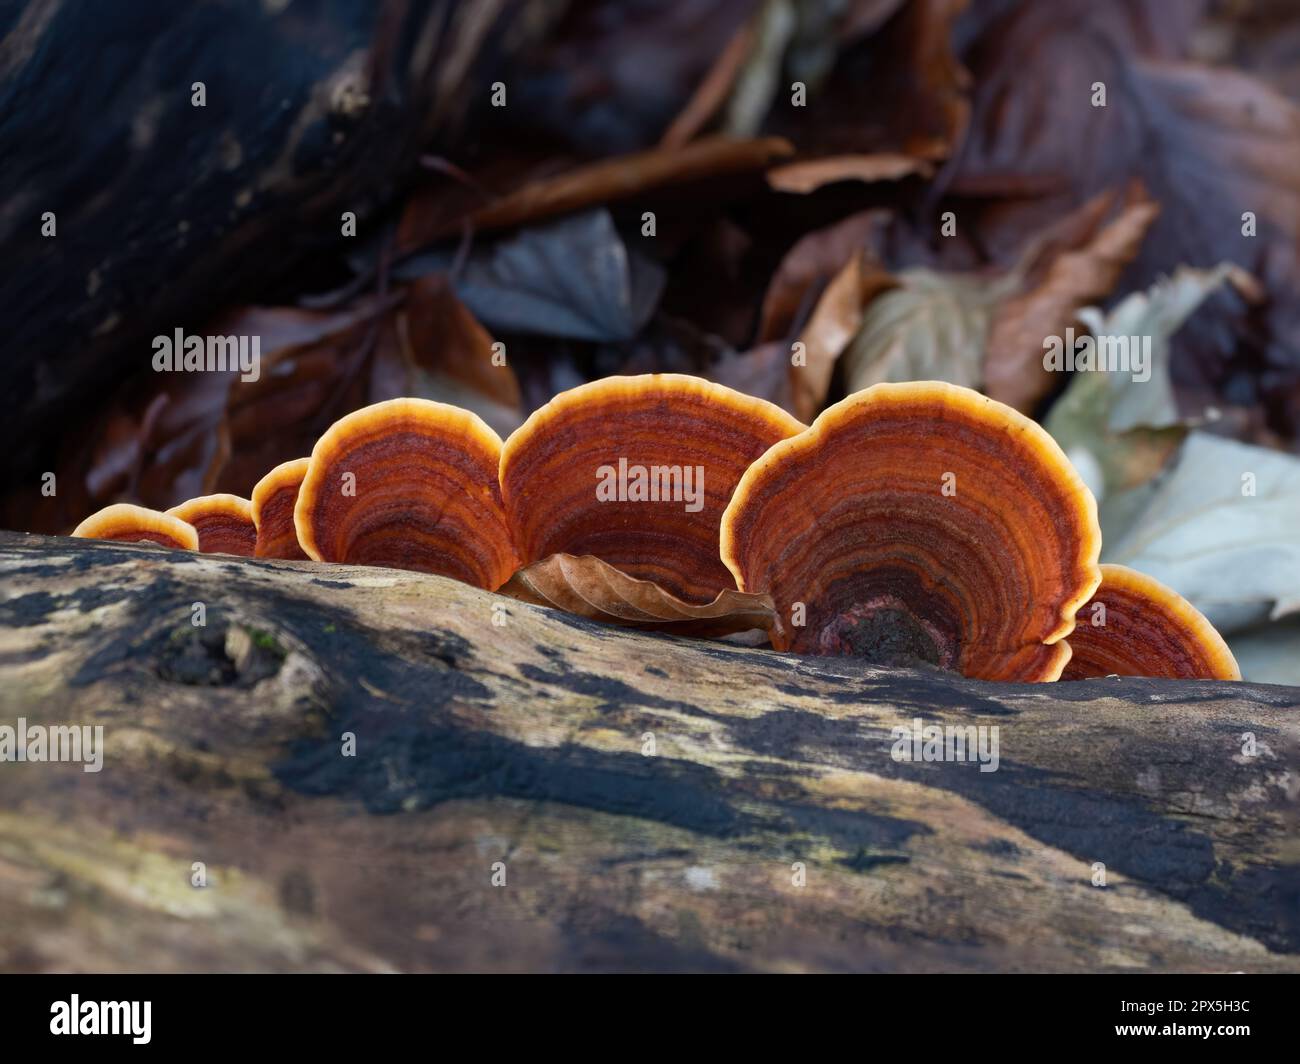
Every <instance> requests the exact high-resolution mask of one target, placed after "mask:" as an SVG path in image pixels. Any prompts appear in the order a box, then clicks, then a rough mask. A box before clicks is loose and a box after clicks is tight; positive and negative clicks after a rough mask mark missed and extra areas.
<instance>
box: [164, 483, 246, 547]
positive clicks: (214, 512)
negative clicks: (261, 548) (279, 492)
mask: <svg viewBox="0 0 1300 1064" xmlns="http://www.w3.org/2000/svg"><path fill="white" fill-rule="evenodd" d="M167 512H168V513H169V514H171V515H172V516H173V517H179V518H180V519H181V520H182V521H187V522H189V523H190V524H191V525H193V526H194V528H195V531H197V532H198V534H199V550H200V551H202V552H203V553H204V554H237V555H239V556H241V557H244V558H251V557H252V556H253V548H254V547H256V546H257V529H256V528H255V527H254V526H253V506H252V503H250V502H249V501H248V500H247V499H244V498H241V497H240V496H238V495H202V496H200V497H199V498H197V499H188V500H187V501H185V502H183V503H181V504H180V505H179V506H173V507H172V508H171V509H170V510H168V511H167Z"/></svg>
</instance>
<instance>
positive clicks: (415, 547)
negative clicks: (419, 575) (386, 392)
mask: <svg viewBox="0 0 1300 1064" xmlns="http://www.w3.org/2000/svg"><path fill="white" fill-rule="evenodd" d="M500 457H501V439H500V437H499V436H497V434H496V433H495V432H493V431H492V430H491V429H490V428H489V427H488V426H487V425H486V424H485V423H484V422H483V421H482V419H480V418H479V417H478V416H477V415H476V414H472V413H470V412H469V411H468V410H461V409H460V408H459V407H454V406H448V405H446V404H445V403H435V402H433V401H431V400H428V399H389V400H388V401H386V402H382V403H376V404H375V405H373V406H368V407H364V408H363V409H361V410H356V411H354V412H353V413H351V414H348V415H347V416H346V417H343V418H341V419H339V420H338V421H336V422H335V423H334V424H333V425H331V426H330V428H329V429H328V430H327V431H326V432H325V435H323V436H322V437H321V438H320V439H319V440H317V441H316V446H315V448H313V450H312V453H311V459H310V462H309V464H308V466H307V474H306V476H305V477H304V478H303V482H302V485H301V487H300V488H299V489H298V502H297V503H296V505H295V507H294V525H295V527H296V528H297V531H298V542H299V544H301V546H302V549H303V550H304V551H305V552H306V554H307V556H308V557H309V558H312V559H314V560H315V561H327V562H352V563H355V564H359V565H386V566H391V567H392V568H396V569H414V570H418V571H420V572H426V573H436V574H438V575H441V576H449V577H452V578H453V579H456V580H460V581H461V582H463V583H467V584H474V585H476V586H478V587H482V588H486V589H488V590H489V591H495V590H496V589H497V588H498V587H500V586H501V585H502V584H504V583H505V582H506V581H507V580H509V579H510V576H511V574H512V573H513V572H514V571H515V569H516V568H517V565H516V558H515V551H514V547H513V545H512V543H511V539H510V532H509V529H508V527H507V525H506V519H505V513H504V511H503V509H502V506H501V490H500V486H499V485H498V483H497V468H498V465H499V462H500Z"/></svg>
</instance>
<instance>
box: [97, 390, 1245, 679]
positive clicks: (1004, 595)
mask: <svg viewBox="0 0 1300 1064" xmlns="http://www.w3.org/2000/svg"><path fill="white" fill-rule="evenodd" d="M73 534H74V535H78V536H89V537H93V538H100V539H118V540H132V539H139V540H148V541H151V542H154V543H158V544H162V545H164V546H170V547H181V548H187V549H191V550H194V549H198V550H201V551H220V552H225V553H233V554H243V555H255V556H257V557H263V558H281V559H304V558H306V559H312V560H315V561H325V562H341V563H351V564H359V565H382V566H391V567H396V568H403V569H415V570H419V571H423V572H429V573H436V574H439V575H443V576H448V577H451V578H453V579H456V580H460V581H463V582H465V583H469V584H474V585H476V586H478V587H482V588H486V589H489V590H497V589H498V588H502V587H503V585H507V582H509V585H508V586H506V587H505V591H506V592H507V593H518V591H517V589H519V588H521V587H523V588H525V589H529V588H531V589H532V591H530V592H526V593H522V594H521V597H525V598H529V599H530V600H532V601H545V602H552V603H558V604H560V605H561V606H563V605H564V604H565V603H566V602H570V601H572V602H576V603H578V604H579V607H580V609H581V611H582V612H584V613H585V615H587V616H592V615H596V616H602V615H606V614H607V615H608V616H609V617H610V618H612V619H614V620H616V621H621V622H623V623H637V624H640V625H653V624H658V623H660V622H661V621H663V622H664V623H667V624H669V625H672V624H674V623H677V622H678V621H679V620H680V621H681V622H682V624H683V627H682V628H681V629H680V630H682V631H699V630H700V628H699V625H701V624H704V626H705V628H706V629H707V630H727V629H728V620H727V618H726V617H725V616H723V615H724V614H727V613H729V612H735V613H736V614H737V617H739V616H741V615H744V616H746V617H750V618H755V617H758V618H764V619H766V622H769V623H764V624H763V627H766V628H767V629H768V633H769V636H770V639H771V642H772V644H773V645H774V646H775V647H776V648H777V649H779V650H787V651H793V652H796V653H804V654H851V655H856V656H860V657H863V658H866V659H868V660H871V661H873V662H877V663H884V664H898V663H905V662H917V661H923V662H929V663H931V664H933V665H937V666H939V667H942V668H946V669H952V670H955V671H958V672H961V673H962V674H963V675H966V676H970V677H974V678H979V679H988V680H1004V681H1021V682H1032V681H1052V680H1057V679H1061V678H1065V679H1076V678H1083V677H1085V676H1099V675H1110V674H1114V673H1119V674H1127V675H1148V676H1178V677H1212V678H1224V679H1234V678H1238V673H1237V669H1236V664H1235V662H1234V661H1233V660H1232V655H1231V653H1230V652H1229V651H1228V649H1227V647H1226V645H1224V643H1223V641H1222V639H1220V638H1219V636H1218V634H1217V633H1216V632H1215V631H1214V629H1213V628H1212V627H1211V626H1210V624H1209V622H1208V621H1206V620H1205V618H1204V617H1202V616H1201V615H1200V614H1199V613H1197V612H1196V610H1195V609H1194V608H1193V607H1192V606H1191V605H1190V604H1189V603H1187V602H1185V601H1184V600H1183V599H1181V598H1179V597H1178V596H1177V595H1176V594H1175V593H1174V592H1173V591H1171V590H1170V589H1168V588H1165V587H1163V585H1159V584H1157V583H1156V582H1155V581H1153V580H1150V579H1149V578H1146V577H1143V576H1141V574H1137V573H1133V572H1131V571H1130V570H1125V569H1122V568H1121V567H1118V566H1099V565H1098V556H1099V552H1100V549H1101V532H1100V529H1099V527H1098V523H1097V512H1096V503H1095V501H1094V500H1093V497H1092V495H1091V493H1090V492H1089V491H1088V489H1087V487H1086V486H1085V485H1084V484H1083V482H1082V481H1081V480H1080V478H1079V477H1078V475H1077V474H1076V473H1075V471H1074V469H1073V468H1072V467H1071V465H1070V463H1069V461H1068V460H1067V459H1066V457H1065V455H1064V454H1063V453H1062V451H1061V450H1060V448H1059V447H1058V446H1057V445H1056V443H1055V442H1054V441H1053V440H1052V438H1051V437H1050V436H1049V435H1048V434H1047V433H1046V432H1045V431H1044V430H1043V429H1042V428H1041V427H1039V426H1038V425H1037V424H1036V423H1035V422H1033V421H1031V420H1030V419H1028V418H1026V417H1024V416H1022V415H1021V414H1019V413H1017V412H1016V411H1014V410H1012V409H1011V408H1010V407H1007V406H1004V405H1002V404H1001V403H997V402H995V401H993V400H991V399H988V398H985V397H984V396H982V395H980V394H979V393H978V392H974V391H971V390H970V389H966V388H961V387H957V386H955V385H949V384H943V383H938V382H916V383H910V384H879V385H876V386H874V387H872V388H868V389H866V390H865V391H862V392H858V393H856V394H854V395H851V396H849V397H848V398H847V399H845V400H843V401H842V402H840V403H837V404H836V405H834V406H832V407H830V408H828V409H827V410H825V411H824V412H823V413H822V414H821V416H820V417H818V418H817V420H816V421H815V422H814V423H813V424H812V426H811V427H806V426H804V425H802V424H801V423H800V422H799V421H797V420H796V419H795V418H793V417H791V416H790V415H789V414H787V413H786V412H785V411H783V410H781V409H780V408H779V407H776V406H774V405H772V404H771V403H768V402H765V401H763V400H760V399H755V398H753V397H751V396H747V395H742V394H741V393H739V392H735V391H732V390H731V389H729V388H725V387H723V386H721V385H718V384H713V383H710V382H707V381H704V380H700V379H698V378H695V377H687V376H682V375H679V374H655V375H647V376H642V377H613V378H607V379H605V380H600V381H595V382H593V383H590V384H585V385H582V386H581V387H578V388H574V389H572V390H570V391H567V392H563V393H561V394H560V395H558V396H556V397H555V398H554V399H552V400H551V401H550V402H549V403H547V404H546V405H544V406H542V407H540V408H539V409H538V410H536V411H535V412H534V413H533V414H532V416H531V417H529V418H528V420H527V421H526V422H525V423H524V424H523V425H522V426H521V427H520V428H519V429H518V430H516V432H515V433H514V434H513V435H511V436H510V438H509V439H508V440H506V441H505V443H504V444H503V443H502V441H501V439H500V438H499V437H498V436H497V435H496V433H494V432H493V431H492V430H491V429H490V428H489V427H488V426H487V425H486V424H485V423H484V422H483V421H482V420H480V419H479V418H478V417H477V416H476V415H474V414H472V413H470V412H468V411H466V410H461V409H459V408H457V407H453V406H448V405H446V404H442V403H436V402H432V401H429V400H424V399H393V400H389V401H387V402H383V403H377V404H375V405H374V406H369V407H366V408H364V409H361V410H357V411H354V412H353V413H351V414H348V415H347V416H345V417H343V418H341V419H340V420H339V421H337V422H335V424H334V425H332V426H331V427H330V428H329V429H328V430H327V431H326V432H325V434H324V435H323V436H322V437H321V438H320V439H319V440H318V441H317V443H316V446H315V447H314V448H313V450H312V454H311V457H310V458H302V459H298V460H296V461H292V462H286V463H284V464H283V465H280V466H277V467H276V468H275V469H273V470H271V471H270V472H269V473H267V474H266V476H265V477H263V478H262V480H260V481H259V482H258V484H257V485H256V487H255V488H254V489H253V492H252V499H251V501H250V500H244V499H240V498H238V497H237V496H232V495H219V496H206V497H204V498H200V499H193V500H190V501H189V502H187V503H182V504H181V505H180V506H177V507H175V508H173V509H172V510H171V511H168V513H166V514H161V513H157V512H155V511H152V510H145V509H143V508H141V507H136V506H129V505H122V504H119V505H115V506H110V507H108V508H106V509H105V510H102V511H100V512H99V513H98V514H95V515H94V516H93V517H90V518H88V519H87V520H86V521H84V522H82V524H81V525H79V526H78V528H77V530H76V531H75V532H74V533H73ZM557 558H558V559H563V566H562V567H561V568H560V569H556V568H555V561H556V559H557ZM584 559H585V560H587V561H589V562H590V563H591V565H592V566H603V567H605V569H604V570H599V571H598V570H596V569H593V568H590V567H589V569H588V570H587V571H583V570H582V569H581V566H582V564H583V561H584ZM546 565H550V566H551V568H549V569H544V566H546ZM521 567H523V568H521ZM530 572H532V573H535V574H536V577H535V578H533V579H530V578H528V576H527V574H529V573H530ZM575 574H577V575H576V576H575ZM618 574H626V575H625V576H621V577H620V576H618ZM512 576H513V577H515V579H513V580H512V579H511V578H512ZM521 577H522V578H523V579H522V580H521V579H520V578H521ZM574 580H577V581H578V582H579V583H581V584H582V587H581V588H579V587H578V585H577V584H574V587H573V588H572V589H568V588H566V587H563V586H559V585H562V584H564V582H565V581H570V582H572V581H574ZM557 581H558V584H557ZM512 589H515V590H514V591H512ZM609 589H613V590H609ZM656 589H657V590H656ZM570 590H572V591H573V592H574V594H570V593H569V592H570ZM652 590H653V591H654V594H651V593H650V592H651V591H652ZM607 591H608V594H610V595H615V596H621V599H620V602H619V603H616V604H613V605H611V606H610V608H609V609H608V610H601V608H600V606H599V603H598V602H597V603H596V604H595V605H593V603H592V601H591V599H592V597H593V596H594V597H595V598H596V599H599V598H600V597H601V596H602V595H604V594H606V592H607ZM725 596H731V597H730V598H726V597H725ZM623 600H626V601H623ZM760 600H761V601H760ZM724 603H725V605H724ZM1098 604H1100V605H1102V606H1104V607H1105V609H1104V610H1103V611H1102V612H1103V613H1104V615H1105V621H1104V623H1102V624H1097V623H1096V622H1095V620H1094V618H1095V617H1096V616H1097V611H1096V609H1095V607H1096V606H1097V605H1098ZM570 608H572V607H570ZM700 611H705V613H701V612H700ZM629 618H630V620H629ZM1076 623H1077V625H1078V627H1076ZM692 625H693V626H695V627H692Z"/></svg>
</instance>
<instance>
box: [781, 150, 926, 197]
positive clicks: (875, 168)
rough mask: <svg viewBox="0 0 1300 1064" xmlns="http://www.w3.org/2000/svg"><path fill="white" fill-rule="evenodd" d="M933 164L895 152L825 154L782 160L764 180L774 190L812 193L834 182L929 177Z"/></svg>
mask: <svg viewBox="0 0 1300 1064" xmlns="http://www.w3.org/2000/svg"><path fill="white" fill-rule="evenodd" d="M932 173H934V167H933V166H931V165H930V164H929V163H928V162H926V161H925V160H924V159H917V158H915V157H913V156H911V155H903V154H901V153H899V152H878V153H876V154H874V155H828V156H826V157H824V158H821V159H803V160H800V161H799V162H794V163H786V164H784V165H783V166H778V167H775V168H774V169H771V170H769V171H768V172H767V183H768V185H770V186H771V187H772V188H774V189H776V190H777V191H778V192H800V193H808V192H816V191H817V190H818V189H819V188H822V187H823V186H824V185H833V184H835V182H837V181H861V182H864V183H867V184H870V183H871V182H873V181H897V180H898V179H899V178H902V177H910V176H911V175H913V174H918V175H920V176H922V177H929V176H930V175H931V174H932Z"/></svg>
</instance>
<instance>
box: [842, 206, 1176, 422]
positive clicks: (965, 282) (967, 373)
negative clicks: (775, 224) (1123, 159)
mask: <svg viewBox="0 0 1300 1064" xmlns="http://www.w3.org/2000/svg"><path fill="white" fill-rule="evenodd" d="M1125 197H1127V198H1125ZM1122 201H1123V202H1124V203H1125V204H1126V205H1123V206H1120V204H1121V202H1122ZM1116 210H1118V213H1117V214H1116V213H1115V212H1116ZM1156 213H1157V209H1156V207H1155V205H1154V204H1152V203H1150V201H1148V200H1147V199H1146V198H1145V196H1144V195H1143V194H1142V193H1141V191H1140V189H1138V188H1137V187H1136V186H1134V187H1131V188H1130V189H1129V190H1128V191H1127V192H1126V193H1124V194H1121V192H1120V191H1119V190H1111V191H1109V192H1106V193H1103V194H1101V195H1100V196H1097V197H1095V198H1094V199H1092V200H1090V201H1089V202H1088V203H1086V204H1085V205H1084V206H1083V207H1082V208H1080V209H1079V210H1078V211H1076V212H1074V213H1072V214H1071V215H1069V216H1067V217H1066V218H1065V219H1063V220H1062V221H1061V222H1059V223H1058V224H1057V225H1056V226H1055V227H1053V228H1052V229H1051V230H1049V231H1048V232H1047V233H1046V234H1045V235H1044V236H1043V237H1041V238H1040V239H1038V240H1036V241H1034V242H1033V243H1031V244H1030V245H1029V246H1028V247H1027V248H1026V249H1025V250H1024V251H1023V252H1022V253H1021V255H1020V262H1019V264H1018V265H1017V266H1016V267H1014V268H1013V269H1011V270H1009V271H1007V272H1005V273H997V274H993V275H989V276H986V275H981V274H973V273H941V272H938V271H935V270H930V269H925V268H917V269H912V270H904V271H902V272H901V273H899V275H898V282H899V287H898V288H897V289H896V290H894V291H889V292H885V293H884V294H883V295H881V296H879V297H878V298H877V299H875V300H874V301H873V302H872V303H871V304H870V305H869V306H868V307H867V310H866V313H865V315H864V316H863V322H862V329H861V331H860V332H859V334H858V335H857V337H856V338H855V339H854V341H853V343H852V345H851V346H850V347H849V350H848V351H847V352H846V354H845V356H844V358H845V376H846V380H847V383H848V387H849V390H850V391H857V390H859V389H862V388H867V387H870V386H871V385H873V384H878V383H880V382H882V381H887V382H902V381H909V380H943V381H947V382H949V383H950V384H961V385H964V386H966V387H981V386H982V389H983V391H985V393H986V394H988V395H989V396H990V397H992V398H994V399H998V400H1000V401H1002V402H1005V403H1007V404H1008V405H1010V406H1014V407H1017V408H1018V409H1020V410H1022V411H1023V412H1028V411H1030V410H1031V409H1032V408H1033V406H1034V405H1035V404H1036V403H1037V402H1038V400H1040V399H1041V398H1042V397H1043V396H1044V395H1046V394H1047V392H1048V391H1049V390H1050V388H1051V386H1052V383H1053V382H1052V377H1051V375H1050V374H1049V373H1048V372H1047V371H1046V370H1045V369H1044V368H1043V351H1044V347H1043V344H1044V340H1045V339H1046V338H1047V337H1048V336H1052V335H1060V334H1061V333H1062V332H1063V331H1064V330H1065V329H1066V328H1067V327H1068V326H1069V325H1070V323H1071V322H1072V321H1073V320H1074V318H1075V316H1076V314H1077V313H1078V310H1079V308H1081V307H1083V306H1084V305H1086V304H1089V303H1092V302H1095V301H1096V300H1099V299H1101V298H1103V297H1104V296H1105V295H1107V294H1109V292H1110V290H1111V288H1112V287H1113V286H1114V284H1115V283H1116V281H1118V279H1119V275H1120V272H1121V271H1122V270H1123V268H1124V265H1125V264H1126V263H1127V262H1128V261H1129V260H1130V259H1132V257H1133V256H1134V255H1135V254H1136V252H1137V249H1138V246H1139V245H1140V243H1141V240H1142V235H1143V233H1145V231H1146V228H1147V226H1149V225H1150V224H1151V222H1152V220H1153V219H1154V217H1155V215H1156ZM1113 214H1114V217H1113V220H1111V221H1107V218H1110V217H1111V216H1112V215H1113Z"/></svg>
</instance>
